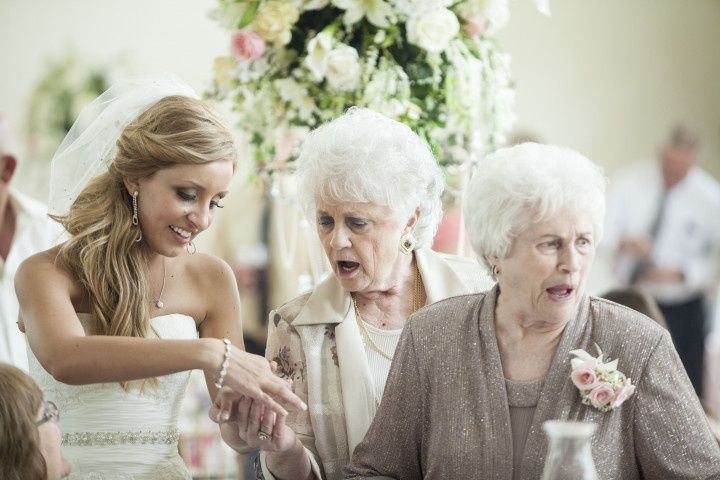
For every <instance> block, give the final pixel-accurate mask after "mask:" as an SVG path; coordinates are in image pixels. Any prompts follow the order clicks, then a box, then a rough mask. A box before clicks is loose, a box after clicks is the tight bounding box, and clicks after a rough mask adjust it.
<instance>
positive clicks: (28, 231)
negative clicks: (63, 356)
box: [0, 113, 62, 371]
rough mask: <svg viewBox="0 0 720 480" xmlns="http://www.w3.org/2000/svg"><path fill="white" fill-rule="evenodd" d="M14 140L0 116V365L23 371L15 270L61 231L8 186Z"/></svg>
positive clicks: (25, 364)
mask: <svg viewBox="0 0 720 480" xmlns="http://www.w3.org/2000/svg"><path fill="white" fill-rule="evenodd" d="M18 161H19V152H18V146H17V139H16V137H15V133H14V132H13V129H12V126H11V125H10V122H9V120H8V119H7V117H6V116H5V115H4V114H2V113H0V362H8V363H12V364H13V365H15V366H17V367H19V368H22V369H23V370H25V371H27V369H28V360H27V351H26V345H25V336H24V335H23V334H22V332H20V330H18V326H17V320H18V302H17V297H16V296H15V287H14V286H13V282H14V279H15V271H16V270H17V268H18V266H19V265H20V262H22V261H23V260H24V259H25V258H27V257H29V256H30V255H33V254H35V253H37V252H40V251H42V250H46V249H48V248H50V247H51V246H52V245H53V244H54V243H56V242H57V241H58V239H59V237H60V234H61V232H62V228H61V227H60V225H58V224H57V223H55V222H53V221H51V220H50V219H49V218H48V216H47V207H46V206H45V205H43V204H42V203H40V202H38V201H37V200H35V199H33V198H30V197H28V196H27V195H24V194H22V193H20V192H19V191H18V190H17V189H15V188H12V187H11V186H10V184H11V182H12V179H13V177H14V175H15V172H16V170H17V167H18Z"/></svg>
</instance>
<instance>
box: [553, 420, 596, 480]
mask: <svg viewBox="0 0 720 480" xmlns="http://www.w3.org/2000/svg"><path fill="white" fill-rule="evenodd" d="M595 428H596V425H595V424H594V423H587V422H561V421H556V420H550V421H547V422H545V423H543V429H544V430H545V433H547V435H548V443H549V447H548V454H547V458H546V459H545V468H544V469H543V475H542V480H598V475H597V471H596V470H595V464H594V463H593V459H592V451H591V448H590V440H591V439H592V435H593V433H594V432H595Z"/></svg>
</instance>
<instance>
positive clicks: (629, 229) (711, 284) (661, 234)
mask: <svg viewBox="0 0 720 480" xmlns="http://www.w3.org/2000/svg"><path fill="white" fill-rule="evenodd" d="M698 147H699V145H698V140H697V138H696V137H695V135H693V134H692V133H691V132H689V131H688V130H687V129H685V128H683V127H678V128H675V129H674V130H673V131H672V133H671V135H670V137H669V139H668V140H667V142H666V143H665V145H663V147H662V148H661V149H660V150H659V152H658V159H657V161H655V162H651V163H650V164H645V165H639V166H636V167H632V168H630V169H629V170H627V171H625V172H622V173H621V174H620V175H619V176H618V178H617V179H615V180H613V181H612V182H611V184H610V188H609V191H608V212H607V228H606V232H607V236H606V241H607V243H606V247H609V248H612V249H614V253H615V256H614V260H615V268H614V271H615V274H616V276H617V279H618V280H619V281H620V282H621V283H622V284H625V285H635V286H639V287H642V288H645V289H646V290H647V291H648V292H649V293H650V294H651V295H652V296H653V297H654V298H655V300H656V301H657V302H658V305H659V306H660V309H661V311H662V313H663V315H664V317H665V320H666V322H667V325H668V329H669V330H670V334H671V335H672V337H673V341H674V343H675V347H676V348H677V350H678V354H679V355H680V358H681V360H682V362H683V364H684V366H685V369H686V370H687V373H688V376H689V377H690V381H691V382H692V384H693V387H694V388H695V391H696V392H697V394H698V395H701V393H702V377H703V353H704V343H705V322H706V317H707V306H706V303H707V295H708V294H709V293H710V292H713V291H714V290H715V289H716V288H717V284H716V280H717V278H718V276H717V272H718V251H719V250H720V184H718V182H717V181H716V180H715V179H713V178H712V177H711V176H710V175H708V174H707V173H706V172H704V171H703V170H702V169H700V168H699V167H698V166H697V165H696V162H697V155H698Z"/></svg>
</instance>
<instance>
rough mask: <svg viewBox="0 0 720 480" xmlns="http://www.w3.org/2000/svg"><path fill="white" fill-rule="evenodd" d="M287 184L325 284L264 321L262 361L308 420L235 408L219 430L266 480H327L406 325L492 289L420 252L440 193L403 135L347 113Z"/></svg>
mask: <svg viewBox="0 0 720 480" xmlns="http://www.w3.org/2000/svg"><path fill="white" fill-rule="evenodd" d="M297 175H298V190H299V196H300V199H301V201H302V203H303V204H304V207H305V210H306V211H307V212H308V213H309V214H310V215H311V216H312V217H313V219H314V222H315V223H316V225H317V232H318V235H319V237H320V242H321V243H322V246H323V248H324V250H325V254H326V255H327V259H328V261H329V262H330V265H331V266H332V275H328V276H327V277H326V278H325V279H324V280H323V281H321V282H320V283H319V284H318V285H317V286H315V288H314V289H313V290H312V291H311V292H309V293H307V294H305V295H302V296H300V297H298V298H296V299H294V300H292V301H290V302H289V303H287V304H285V305H283V306H282V307H280V308H279V309H277V310H276V311H274V312H271V314H270V325H269V338H268V344H267V350H266V351H267V354H266V355H267V358H268V359H269V360H273V361H275V362H276V363H277V365H278V373H279V374H280V375H281V376H283V377H285V378H287V379H290V380H292V382H293V390H294V392H295V393H296V394H297V395H298V396H299V397H300V398H302V399H303V400H304V401H305V402H306V403H307V404H308V411H307V412H303V413H302V414H299V415H296V414H295V413H290V415H289V416H288V417H287V418H286V419H284V418H279V419H277V421H275V419H274V416H273V415H272V414H270V415H263V413H262V410H263V409H262V408H261V406H260V405H259V404H257V403H256V402H252V401H251V400H250V399H247V398H244V399H241V400H240V402H239V405H238V418H237V423H235V422H231V423H229V424H226V425H224V427H223V431H224V432H225V434H224V438H225V440H226V442H228V443H229V444H230V445H231V446H234V448H236V449H238V450H243V449H244V448H247V447H259V448H261V449H262V453H261V456H260V464H261V465H260V468H258V470H259V471H260V470H261V473H262V475H263V476H264V477H265V478H282V479H305V478H313V477H314V478H318V479H320V478H327V479H338V478H342V467H343V466H345V465H346V464H347V463H348V462H349V461H350V454H351V452H352V451H353V449H354V448H355V446H356V445H357V444H358V443H359V442H360V441H361V440H362V438H363V436H364V435H365V432H366V431H367V429H368V427H369V426H370V422H371V421H372V419H373V417H374V416H375V412H376V410H377V407H378V404H379V403H380V398H381V397H382V396H383V389H384V386H385V380H386V378H387V374H388V371H389V369H390V364H391V361H392V359H393V355H394V352H395V346H396V345H397V342H398V339H399V338H400V334H401V332H402V329H403V327H404V325H405V321H406V319H407V318H408V317H409V316H410V315H411V314H412V313H413V312H415V311H416V310H418V309H419V308H421V307H422V306H424V305H426V304H429V303H433V302H436V301H438V300H442V299H444V298H448V297H451V296H454V295H461V294H467V293H471V292H476V291H480V290H481V289H483V288H485V289H486V288H489V287H490V286H491V282H490V279H489V277H488V276H487V275H486V274H485V273H484V272H483V271H482V269H481V268H479V266H478V265H477V262H474V261H473V260H470V259H466V258H461V257H456V256H449V255H442V254H439V253H435V252H433V251H432V250H431V249H430V244H431V241H432V238H433V235H434V233H435V230H436V228H437V224H438V222H439V220H440V218H441V213H442V212H441V210H442V205H441V200H440V195H441V193H442V191H443V188H444V182H443V178H442V174H441V171H440V169H439V168H438V166H437V163H436V161H435V159H434V157H433V155H432V153H431V152H430V150H429V149H428V147H427V145H426V144H425V143H424V142H423V141H422V140H421V139H420V138H419V137H418V136H417V135H415V134H414V133H413V132H412V131H411V130H410V128H408V127H407V126H406V125H404V124H402V123H399V122H396V121H394V120H391V119H389V118H386V117H384V116H382V115H380V114H378V113H375V112H373V111H371V110H367V109H361V108H352V109H350V110H349V111H348V112H347V113H346V114H345V115H343V116H341V117H339V118H337V119H336V120H334V121H332V122H330V123H328V124H326V125H324V126H322V127H320V128H318V129H317V130H315V131H314V132H313V133H312V134H311V135H310V137H309V138H308V139H307V140H306V142H305V144H304V145H303V148H302V151H301V153H300V157H299V159H298V172H297ZM415 381H417V382H420V379H419V378H415Z"/></svg>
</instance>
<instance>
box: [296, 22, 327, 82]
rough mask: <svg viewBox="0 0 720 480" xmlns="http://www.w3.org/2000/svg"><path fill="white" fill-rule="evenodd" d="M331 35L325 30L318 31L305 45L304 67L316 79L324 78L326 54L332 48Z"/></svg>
mask: <svg viewBox="0 0 720 480" xmlns="http://www.w3.org/2000/svg"><path fill="white" fill-rule="evenodd" d="M332 40H333V39H332V36H330V34H329V33H327V32H320V33H318V34H317V35H315V36H314V37H313V38H311V39H310V41H309V42H308V45H307V51H308V53H307V57H305V60H304V61H303V65H305V68H307V69H308V70H310V73H312V75H313V77H315V80H316V81H318V82H319V81H320V80H322V79H323V78H325V71H326V70H327V63H328V56H329V54H330V49H331V48H332Z"/></svg>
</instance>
